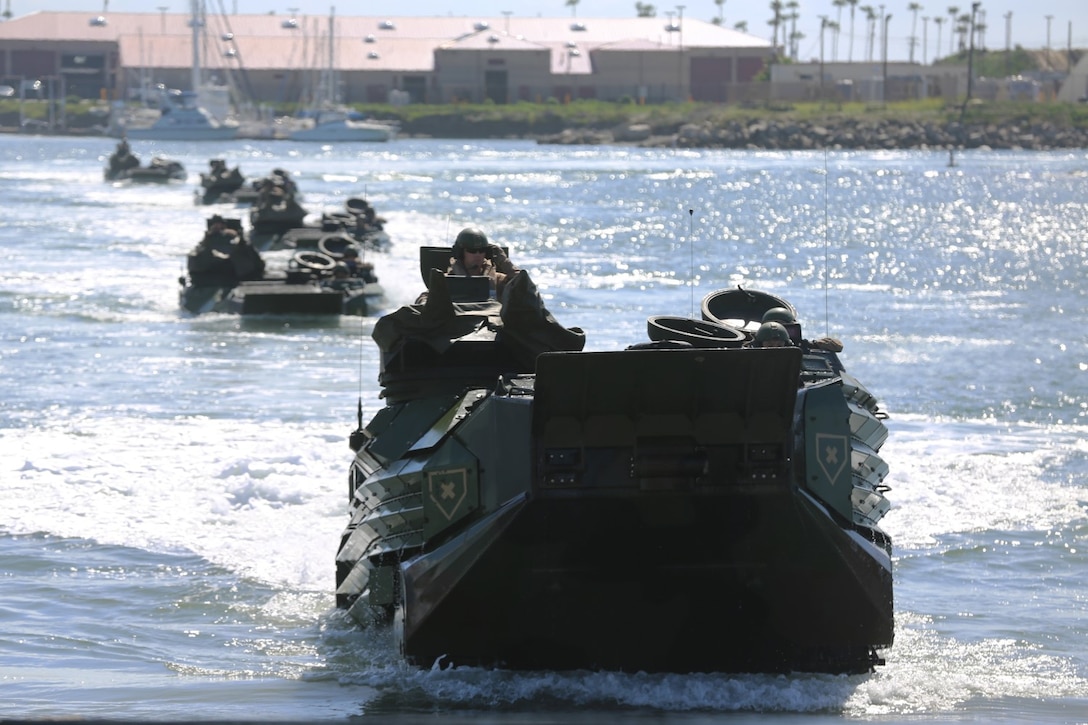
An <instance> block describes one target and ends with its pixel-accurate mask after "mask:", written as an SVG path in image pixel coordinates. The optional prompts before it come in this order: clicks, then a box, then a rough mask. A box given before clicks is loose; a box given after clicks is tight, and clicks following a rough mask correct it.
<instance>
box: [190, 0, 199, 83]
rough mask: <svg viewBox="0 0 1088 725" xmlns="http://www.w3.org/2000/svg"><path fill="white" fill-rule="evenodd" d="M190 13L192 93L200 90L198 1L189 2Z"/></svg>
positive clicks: (191, 0)
mask: <svg viewBox="0 0 1088 725" xmlns="http://www.w3.org/2000/svg"><path fill="white" fill-rule="evenodd" d="M190 13H191V14H192V19H191V20H190V21H189V25H190V29H191V30H192V31H193V70H192V78H191V83H192V88H193V93H196V92H197V91H199V90H200V26H201V17H200V0H190Z"/></svg>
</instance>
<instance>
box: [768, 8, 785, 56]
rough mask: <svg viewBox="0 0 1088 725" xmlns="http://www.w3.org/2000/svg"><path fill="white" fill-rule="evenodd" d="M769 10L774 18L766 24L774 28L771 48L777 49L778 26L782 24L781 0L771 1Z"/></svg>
mask: <svg viewBox="0 0 1088 725" xmlns="http://www.w3.org/2000/svg"><path fill="white" fill-rule="evenodd" d="M771 10H773V11H774V17H773V18H771V19H770V20H768V21H767V24H768V25H770V26H771V27H772V28H774V37H773V39H772V40H771V47H772V48H778V26H780V25H781V24H782V0H771Z"/></svg>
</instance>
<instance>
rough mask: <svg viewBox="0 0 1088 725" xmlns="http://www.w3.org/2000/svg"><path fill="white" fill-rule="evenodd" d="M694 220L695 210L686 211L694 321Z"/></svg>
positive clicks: (689, 281)
mask: <svg viewBox="0 0 1088 725" xmlns="http://www.w3.org/2000/svg"><path fill="white" fill-rule="evenodd" d="M694 218H695V210H694V209H688V250H689V252H690V254H691V279H690V280H688V284H690V285H691V318H692V319H693V320H694V319H695V238H694V234H693V224H694V221H693V220H694Z"/></svg>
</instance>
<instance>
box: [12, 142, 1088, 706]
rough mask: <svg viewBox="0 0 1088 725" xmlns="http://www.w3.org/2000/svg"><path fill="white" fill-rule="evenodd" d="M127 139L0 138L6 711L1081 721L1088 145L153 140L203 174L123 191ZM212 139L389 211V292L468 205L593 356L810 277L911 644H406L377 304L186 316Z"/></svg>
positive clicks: (788, 289)
mask: <svg viewBox="0 0 1088 725" xmlns="http://www.w3.org/2000/svg"><path fill="white" fill-rule="evenodd" d="M113 143H114V142H113V141H110V140H108V139H97V138H87V139H64V138H38V137H21V136H0V199H2V200H3V206H4V219H3V221H2V222H0V719H14V718H27V719H71V718H85V719H123V720H155V721H171V720H193V719H195V720H223V719H252V720H262V721H263V720H345V719H355V718H365V717H381V718H384V719H391V720H394V721H404V722H407V721H415V720H426V721H428V722H433V721H434V720H435V719H440V720H441V719H448V720H457V721H471V722H511V721H512V722H523V723H542V722H571V721H578V720H582V721H586V722H588V721H590V720H592V721H593V722H597V721H598V720H600V718H602V717H604V718H611V719H613V720H626V721H635V722H642V721H645V722H654V723H661V722H670V723H673V722H675V723H692V724H694V723H699V724H701V723H729V724H734V723H740V722H755V721H760V722H763V721H768V722H773V723H794V722H800V723H816V722H831V721H841V720H845V721H862V722H877V723H888V722H910V723H915V722H922V723H926V722H1009V723H1028V722H1031V723H1038V722H1047V723H1065V722H1088V627H1085V622H1086V621H1088V576H1086V572H1088V442H1086V441H1088V327H1086V325H1085V322H1086V320H1088V304H1086V302H1088V291H1086V285H1085V280H1086V279H1088V152H1084V151H1077V152H1068V151H1062V152H1051V153H1039V152H1032V153H1028V152H1023V153H1018V152H1001V153H998V152H986V151H973V152H967V153H963V154H960V155H958V156H957V157H956V159H955V160H956V164H955V165H954V166H949V165H948V156H947V153H940V152H932V153H931V152H873V153H844V152H829V153H823V152H817V153H769V152H768V153H763V152H735V151H700V150H683V151H681V150H660V149H655V150H644V149H633V148H622V147H615V148H614V147H552V146H537V145H535V144H533V143H531V142H524V141H495V142H471V143H464V142H458V141H441V140H412V139H404V140H398V141H396V142H394V143H390V144H381V145H365V144H363V145H340V146H319V145H313V144H309V145H303V144H292V143H290V142H283V141H277V142H257V141H238V142H222V143H205V144H194V143H182V142H172V143H166V142H164V143H157V144H156V143H152V142H135V143H134V144H133V145H134V151H135V153H136V154H137V155H139V156H141V157H142V158H143V159H144V160H145V161H146V160H148V159H149V158H150V157H151V156H152V155H154V154H161V155H166V156H170V157H173V158H176V159H178V160H180V161H182V163H184V164H185V166H186V168H187V169H188V170H189V181H188V182H187V183H175V184H171V185H165V186H132V185H124V184H111V183H106V182H104V181H103V179H102V167H103V164H104V162H105V158H106V156H107V155H108V154H109V153H110V151H111V150H112V148H113ZM214 157H220V158H224V159H226V160H227V161H228V163H229V164H230V165H232V166H233V165H236V164H237V165H239V166H240V167H241V169H242V171H243V172H244V173H246V174H247V175H251V176H260V175H263V174H266V173H268V172H269V171H270V170H271V169H272V168H275V167H282V168H284V169H286V170H288V171H289V172H290V173H292V175H294V176H295V178H296V179H297V181H298V183H299V186H300V188H301V190H302V192H303V194H304V195H305V199H304V204H305V205H306V206H307V208H309V209H310V210H311V211H313V212H315V213H317V212H320V211H322V210H335V209H340V208H342V205H343V202H344V201H345V200H346V199H347V198H349V197H352V196H365V197H367V198H368V199H369V200H370V201H371V202H372V203H373V204H374V206H375V207H376V208H377V209H378V211H379V213H380V214H381V215H383V216H385V217H386V219H387V220H388V221H387V226H386V228H387V230H388V231H389V233H390V235H391V237H392V239H393V246H392V247H391V249H390V250H389V251H388V252H387V253H382V254H377V255H374V256H373V257H372V258H371V259H372V261H374V262H375V265H376V267H377V272H378V275H379V276H380V277H381V280H382V283H383V285H384V286H385V288H386V291H387V298H388V299H387V303H388V308H389V309H393V308H395V307H396V306H398V305H400V304H403V303H406V302H410V301H411V300H412V299H413V298H414V297H415V295H416V294H417V293H418V292H419V291H420V290H421V289H422V281H421V279H420V274H419V265H418V259H417V254H416V250H417V249H418V247H419V246H420V245H425V244H438V243H448V242H449V241H450V240H451V239H452V238H453V236H454V235H455V234H456V232H457V231H458V230H459V229H460V228H461V227H463V226H466V225H469V224H473V225H478V226H480V227H482V228H483V229H485V230H486V231H487V233H488V234H489V235H491V237H492V238H493V240H494V241H497V242H500V243H503V244H507V245H509V246H510V247H511V248H512V255H511V256H512V258H513V259H514V261H515V262H516V263H518V264H519V265H521V266H522V267H524V268H525V269H526V270H528V271H529V272H530V274H531V275H532V277H533V279H534V280H535V281H536V283H537V284H538V285H539V287H540V289H541V291H542V293H543V294H544V295H545V299H546V302H547V304H548V306H549V309H550V310H551V311H552V312H553V314H554V315H555V316H556V317H557V318H558V319H559V320H560V321H561V322H562V323H563V324H565V325H567V326H575V325H577V326H580V327H582V328H583V329H585V330H586V331H587V336H588V343H587V348H588V349H592V350H607V349H614V348H617V347H623V346H626V345H628V344H631V343H635V342H640V341H644V340H646V339H647V337H646V318H647V317H648V316H650V315H658V314H668V315H681V316H689V315H696V316H697V315H698V309H699V302H700V300H701V299H702V297H703V296H704V295H706V294H707V293H709V292H712V291H714V290H716V289H721V288H724V287H733V286H736V285H738V284H741V285H745V286H747V287H752V288H756V289H762V290H766V291H770V292H773V293H776V294H779V295H782V296H784V297H786V298H788V299H789V300H791V301H792V302H793V303H794V304H795V305H796V306H797V308H798V310H799V312H800V314H801V317H802V322H803V323H804V325H805V330H806V336H809V337H815V336H818V335H820V334H824V333H828V334H832V335H835V336H837V337H839V338H841V339H842V340H843V341H844V343H845V346H846V349H845V352H844V353H843V360H844V362H845V364H846V365H847V367H848V368H849V369H850V371H851V372H852V373H854V374H855V375H856V376H857V377H858V378H859V379H861V380H862V381H864V382H865V384H866V385H867V386H868V387H869V388H870V389H871V390H872V391H873V392H874V394H876V395H877V397H878V398H880V400H881V401H882V404H883V407H884V408H885V409H887V410H888V412H889V413H890V414H891V419H890V421H889V427H890V429H891V437H890V440H889V442H888V443H887V445H886V446H885V448H884V450H883V453H884V457H885V458H886V459H887V461H888V462H889V465H890V467H891V474H890V477H889V480H888V483H889V484H890V485H891V486H892V490H891V492H890V493H889V498H890V499H891V501H892V505H893V508H892V510H891V512H890V513H889V514H888V516H887V517H886V518H885V520H884V523H883V525H884V528H885V529H886V530H887V531H888V532H889V533H890V534H891V536H892V537H893V540H894V546H895V582H896V584H895V597H896V608H895V609H896V641H895V644H894V646H893V647H892V648H890V649H888V650H887V651H886V652H885V653H884V654H885V656H886V658H887V664H886V665H885V666H883V667H880V668H878V669H877V671H876V672H875V673H873V674H870V675H864V676H827V675H796V676H788V677H786V676H762V675H749V676H726V675H710V674H703V675H684V676H681V675H646V674H639V673H631V674H623V673H616V672H577V673H549V672H535V673H532V672H530V673H509V672H495V671H490V670H484V669H476V668H450V667H448V666H444V665H443V664H442V663H436V664H435V665H434V666H433V667H430V668H413V667H408V666H406V665H405V664H404V663H402V662H401V661H400V660H399V658H398V656H397V652H396V648H395V645H394V644H393V642H392V640H391V638H390V636H389V633H388V632H387V631H383V630H380V629H375V630H363V629H360V628H358V627H357V626H355V625H354V624H353V623H352V622H351V621H349V620H348V619H347V618H346V617H345V616H343V614H342V613H340V612H338V611H337V610H336V609H335V607H334V603H333V581H334V564H333V559H334V556H335V551H336V547H337V543H338V538H339V534H340V531H341V529H342V528H343V526H344V524H345V523H346V507H347V467H348V463H349V461H350V458H351V452H350V450H349V449H348V446H347V435H348V433H349V432H350V430H351V429H352V428H353V427H354V425H355V421H356V406H357V405H358V403H359V401H361V403H362V407H363V415H364V417H367V418H369V417H370V416H371V415H373V413H374V412H375V411H376V410H378V409H379V408H380V406H381V401H380V400H379V398H378V386H377V373H378V370H377V365H378V362H377V354H376V353H377V351H376V348H375V346H374V344H373V342H372V340H371V339H370V331H371V329H372V327H373V323H374V319H373V318H364V319H360V318H343V319H333V320H319V319H305V318H302V319H290V320H284V319H245V320H243V319H240V318H237V317H231V316H227V315H208V316H201V317H192V316H187V315H185V314H182V313H181V312H179V309H178V301H177V292H178V283H177V278H178V276H179V275H180V274H182V273H183V272H184V256H185V254H186V253H187V252H188V251H189V249H190V248H191V247H192V246H193V245H194V244H195V243H196V242H197V240H198V239H199V237H200V235H201V233H202V230H203V226H204V219H205V218H206V217H207V216H210V215H211V214H212V213H222V214H224V215H228V216H229V215H240V216H244V215H245V212H246V210H245V209H244V208H235V207H232V206H228V205H219V206H213V207H204V206H198V205H195V204H194V202H193V194H194V191H195V190H196V188H197V185H198V174H199V172H201V171H204V170H206V168H207V162H208V160H209V159H210V158H214ZM797 606H798V607H803V606H805V602H797ZM662 616H663V617H668V616H669V612H662ZM646 626H647V627H652V626H653V623H652V622H647V623H646Z"/></svg>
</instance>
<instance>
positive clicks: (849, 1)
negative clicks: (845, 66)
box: [846, 0, 858, 63]
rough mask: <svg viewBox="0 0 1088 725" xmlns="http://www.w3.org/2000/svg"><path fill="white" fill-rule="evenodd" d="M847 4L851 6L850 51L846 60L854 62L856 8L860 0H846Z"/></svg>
mask: <svg viewBox="0 0 1088 725" xmlns="http://www.w3.org/2000/svg"><path fill="white" fill-rule="evenodd" d="M846 4H847V5H849V6H850V53H849V54H848V55H847V57H846V60H847V61H849V62H850V63H853V62H854V9H855V8H857V6H858V0H846Z"/></svg>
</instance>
